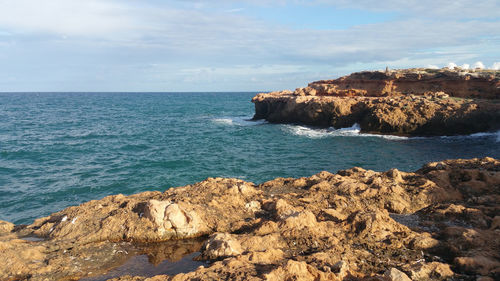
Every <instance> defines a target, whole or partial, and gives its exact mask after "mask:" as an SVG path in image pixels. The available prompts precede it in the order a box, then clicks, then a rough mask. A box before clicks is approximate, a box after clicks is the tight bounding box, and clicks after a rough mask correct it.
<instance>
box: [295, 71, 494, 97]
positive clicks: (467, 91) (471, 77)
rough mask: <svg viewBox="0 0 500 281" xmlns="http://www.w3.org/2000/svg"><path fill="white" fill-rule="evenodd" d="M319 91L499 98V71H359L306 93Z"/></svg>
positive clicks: (316, 84) (315, 84) (328, 93)
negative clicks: (441, 94) (444, 94)
mask: <svg viewBox="0 0 500 281" xmlns="http://www.w3.org/2000/svg"><path fill="white" fill-rule="evenodd" d="M312 89H314V90H316V95H320V96H371V97H380V96H390V95H400V94H415V95H424V94H427V93H429V92H445V93H446V94H448V95H450V96H452V97H460V98H483V99H498V98H500V72H498V71H497V72H494V71H482V72H479V71H478V72H466V71H450V70H429V69H428V70H419V69H410V70H403V71H387V72H379V71H375V72H368V71H367V72H359V73H353V74H351V75H349V76H344V77H341V78H339V79H335V80H322V81H316V82H312V83H310V84H309V87H308V88H305V89H304V90H305V92H306V93H307V92H308V91H310V90H312Z"/></svg>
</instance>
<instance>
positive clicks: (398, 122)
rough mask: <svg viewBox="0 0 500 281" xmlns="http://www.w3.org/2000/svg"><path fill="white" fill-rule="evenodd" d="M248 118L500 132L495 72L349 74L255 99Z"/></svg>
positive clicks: (390, 129)
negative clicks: (252, 115)
mask: <svg viewBox="0 0 500 281" xmlns="http://www.w3.org/2000/svg"><path fill="white" fill-rule="evenodd" d="M252 102H253V103H255V116H254V119H266V120H268V121H269V122H273V123H301V124H307V125H313V126H322V127H330V126H332V127H335V128H342V127H350V126H352V125H354V124H355V123H358V124H360V127H361V130H362V131H363V132H370V133H382V134H396V135H411V136H416V135H419V136H428V135H456V134H470V133H476V132H484V131H493V130H498V129H500V71H475V72H466V71H461V70H458V69H457V70H454V71H452V70H444V69H442V70H429V69H427V70H425V69H409V70H397V71H386V72H380V71H374V72H360V73H353V74H351V75H349V76H345V77H341V78H339V79H336V80H325V81H317V82H313V83H310V84H309V86H308V87H306V88H298V89H296V90H295V91H293V92H292V91H281V92H271V93H262V94H258V95H257V96H255V97H254V98H253V99H252Z"/></svg>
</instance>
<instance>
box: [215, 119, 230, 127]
mask: <svg viewBox="0 0 500 281" xmlns="http://www.w3.org/2000/svg"><path fill="white" fill-rule="evenodd" d="M212 121H213V122H214V123H218V124H224V125H233V120H232V119H230V118H215V119H212Z"/></svg>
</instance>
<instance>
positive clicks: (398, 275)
mask: <svg viewBox="0 0 500 281" xmlns="http://www.w3.org/2000/svg"><path fill="white" fill-rule="evenodd" d="M384 276H385V277H386V278H387V280H388V281H411V279H410V277H408V275H406V274H404V273H403V272H401V271H399V270H397V269H396V268H391V269H389V270H387V271H386V272H385V273H384Z"/></svg>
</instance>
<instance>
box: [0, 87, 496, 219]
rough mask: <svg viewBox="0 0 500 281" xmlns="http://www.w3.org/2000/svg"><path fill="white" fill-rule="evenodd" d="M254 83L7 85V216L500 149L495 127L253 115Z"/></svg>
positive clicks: (0, 208) (2, 165)
mask: <svg viewBox="0 0 500 281" xmlns="http://www.w3.org/2000/svg"><path fill="white" fill-rule="evenodd" d="M255 94H256V93H248V92H244V93H238V92H234V93H229V92H224V93H213V92H206V93H0V220H7V221H11V222H14V223H16V224H29V223H31V222H33V220H34V219H35V218H38V217H43V216H47V215H49V214H51V213H53V212H57V211H59V210H61V209H63V208H65V207H68V206H72V205H78V204H80V203H83V202H86V201H89V200H93V199H100V198H102V197H104V196H107V195H111V194H119V193H122V194H125V195H129V194H134V193H138V192H142V191H148V190H159V191H164V190H166V189H168V188H171V187H176V186H183V185H187V184H193V183H196V182H198V181H202V180H204V179H206V178H208V177H232V178H233V177H234V178H239V179H242V180H245V181H251V182H254V183H257V184H258V183H262V182H264V181H267V180H271V179H273V178H276V177H304V176H311V175H313V174H315V173H318V172H320V171H324V170H326V171H330V172H332V173H334V172H336V171H338V170H342V169H348V168H351V167H354V166H358V167H362V168H365V169H372V170H376V171H385V170H388V169H390V168H397V169H399V170H403V171H415V170H417V169H419V168H420V167H422V165H423V164H425V163H427V162H430V161H439V160H443V159H451V158H472V157H485V156H490V157H494V158H500V132H489V133H478V134H473V135H467V136H453V137H425V138H422V137H416V138H406V137H397V136H380V135H370V134H362V133H360V131H359V126H357V125H354V126H353V127H351V128H343V129H338V130H336V129H334V128H314V127H307V126H302V125H294V124H270V123H267V122H265V121H262V120H259V121H251V118H252V116H253V113H254V106H253V104H252V103H251V101H250V100H251V98H252V97H253V96H254V95H255Z"/></svg>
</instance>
